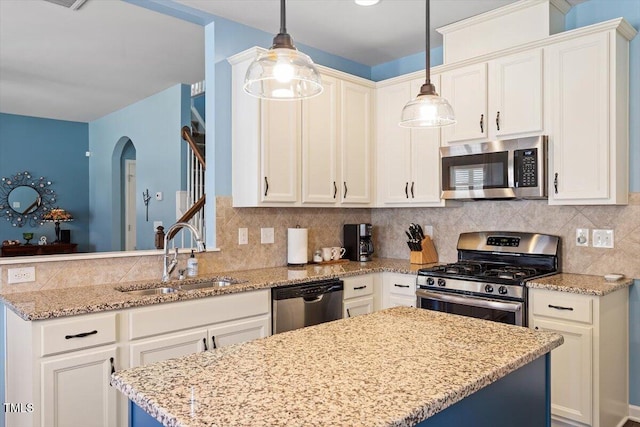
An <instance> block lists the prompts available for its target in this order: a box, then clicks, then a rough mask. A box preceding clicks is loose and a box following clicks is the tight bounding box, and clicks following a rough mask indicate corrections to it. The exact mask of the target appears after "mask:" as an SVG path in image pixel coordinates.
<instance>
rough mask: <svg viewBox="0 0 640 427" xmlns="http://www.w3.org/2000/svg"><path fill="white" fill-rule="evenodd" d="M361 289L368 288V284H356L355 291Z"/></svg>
mask: <svg viewBox="0 0 640 427" xmlns="http://www.w3.org/2000/svg"><path fill="white" fill-rule="evenodd" d="M360 289H367V285H364V286H356V287H355V288H353V290H354V291H359V290H360Z"/></svg>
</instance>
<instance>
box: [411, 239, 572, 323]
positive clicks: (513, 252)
mask: <svg viewBox="0 0 640 427" xmlns="http://www.w3.org/2000/svg"><path fill="white" fill-rule="evenodd" d="M559 262H560V238H559V237H558V236H551V235H547V234H536V233H519V232H506V231H505V232H503V231H483V232H473V233H462V234H460V236H459V238H458V261H457V262H455V263H453V264H447V265H439V266H435V267H431V268H423V269H420V270H419V271H418V278H417V290H416V296H417V306H418V307H421V308H425V309H429V310H437V311H442V312H446V313H453V314H460V315H463V316H470V317H476V318H480V319H487V320H493V321H496V322H502V323H509V324H513V325H520V326H526V325H527V313H526V311H527V288H526V287H525V282H526V281H527V280H531V279H534V278H537V277H542V276H547V275H551V274H555V273H557V272H558V271H560V266H559Z"/></svg>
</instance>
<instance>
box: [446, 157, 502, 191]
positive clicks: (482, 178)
mask: <svg viewBox="0 0 640 427" xmlns="http://www.w3.org/2000/svg"><path fill="white" fill-rule="evenodd" d="M508 154H509V153H508V152H507V151H501V152H498V153H488V154H471V155H468V156H454V157H444V158H443V159H442V166H443V177H442V178H443V180H442V181H443V182H442V189H443V190H446V191H455V190H482V189H487V188H507V187H509V178H508V171H509V165H508V158H509V155H508Z"/></svg>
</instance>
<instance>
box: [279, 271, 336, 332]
mask: <svg viewBox="0 0 640 427" xmlns="http://www.w3.org/2000/svg"><path fill="white" fill-rule="evenodd" d="M343 293H344V283H343V282H342V280H340V279H327V280H319V281H314V282H307V283H302V284H296V285H290V286H283V287H281V288H273V289H272V290H271V303H272V307H273V333H274V334H277V333H280V332H286V331H291V330H293V329H298V328H303V327H305V326H311V325H317V324H319V323H324V322H329V321H331V320H337V319H342V295H343Z"/></svg>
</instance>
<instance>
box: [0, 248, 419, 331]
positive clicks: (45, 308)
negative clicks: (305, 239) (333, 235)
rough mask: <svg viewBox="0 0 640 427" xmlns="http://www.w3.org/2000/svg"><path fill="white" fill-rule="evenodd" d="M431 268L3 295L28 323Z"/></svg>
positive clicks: (272, 272)
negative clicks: (162, 289)
mask: <svg viewBox="0 0 640 427" xmlns="http://www.w3.org/2000/svg"><path fill="white" fill-rule="evenodd" d="M426 266H428V265H414V264H410V263H409V261H407V260H398V259H384V258H377V259H374V260H373V261H370V262H351V261H350V262H346V263H339V264H308V265H306V266H302V267H273V268H261V269H256V270H244V271H227V272H220V273H218V274H216V275H215V276H201V277H198V278H197V279H185V280H183V281H177V280H174V281H171V282H168V283H162V282H160V281H159V280H157V281H143V282H130V283H126V284H125V283H116V284H104V285H95V286H85V287H75V288H67V289H51V290H44V291H32V292H20V293H10V294H0V300H1V301H2V302H4V303H5V304H6V305H7V307H9V308H10V309H11V310H12V311H14V312H15V313H16V314H17V315H18V316H20V317H21V318H22V319H24V320H44V319H51V318H56V317H66V316H75V315H80V314H87V313H96V312H101V311H107V310H119V309H123V308H129V307H141V306H147V305H152V304H158V303H164V302H173V301H185V300H191V299H197V298H203V297H210V296H214V295H222V294H230V293H236V292H244V291H251V290H257V289H268V288H273V287H276V286H284V285H289V284H295V283H301V282H306V281H309V280H316V279H326V278H332V277H347V276H353V275H358V274H367V273H376V272H382V271H389V272H397V273H406V274H411V273H415V272H416V271H417V270H418V269H419V268H422V267H426ZM219 278H232V279H234V280H236V281H238V282H239V283H236V284H232V285H229V286H225V287H217V288H208V289H199V290H193V291H180V292H175V293H171V294H162V295H146V296H144V295H133V294H128V293H125V292H121V291H120V290H123V289H124V290H129V289H146V288H155V287H159V286H178V285H179V284H188V283H197V282H205V281H210V280H216V279H219Z"/></svg>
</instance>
